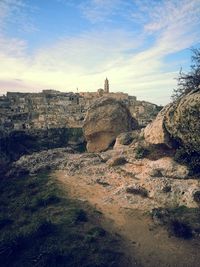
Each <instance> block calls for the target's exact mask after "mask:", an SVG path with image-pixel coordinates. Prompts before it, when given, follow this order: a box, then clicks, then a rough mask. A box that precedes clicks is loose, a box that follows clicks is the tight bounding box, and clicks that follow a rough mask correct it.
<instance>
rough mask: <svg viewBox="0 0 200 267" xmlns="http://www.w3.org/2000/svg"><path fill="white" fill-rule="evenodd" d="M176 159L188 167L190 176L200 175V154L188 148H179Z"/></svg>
mask: <svg viewBox="0 0 200 267" xmlns="http://www.w3.org/2000/svg"><path fill="white" fill-rule="evenodd" d="M174 159H175V160H176V161H177V162H178V163H180V164H185V165H187V166H188V168H189V174H190V175H200V153H198V152H196V151H194V150H191V149H189V148H186V147H179V148H178V149H177V150H176V153H175V155H174Z"/></svg>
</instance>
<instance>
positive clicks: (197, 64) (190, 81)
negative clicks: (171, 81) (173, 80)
mask: <svg viewBox="0 0 200 267" xmlns="http://www.w3.org/2000/svg"><path fill="white" fill-rule="evenodd" d="M191 59H192V64H191V66H190V71H189V72H188V73H184V72H183V71H182V69H181V70H180V72H179V77H178V78H177V81H178V85H177V89H174V92H173V95H172V99H173V100H177V99H180V98H181V97H182V96H184V95H186V94H188V93H189V92H191V91H193V90H195V91H199V90H200V88H199V86H200V48H196V49H192V58H191Z"/></svg>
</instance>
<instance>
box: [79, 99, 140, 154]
mask: <svg viewBox="0 0 200 267" xmlns="http://www.w3.org/2000/svg"><path fill="white" fill-rule="evenodd" d="M137 127H138V123H137V121H136V119H134V118H132V116H131V114H130V112H129V110H128V109H127V107H126V106H125V105H124V104H123V103H122V102H121V101H118V100H116V99H113V98H108V97H102V98H99V99H98V100H97V101H95V102H94V103H93V104H92V105H91V106H90V108H89V109H88V111H87V114H86V117H85V120H84V125H83V131H84V135H85V138H86V141H87V150H88V151H89V152H100V151H104V150H106V149H107V148H108V147H109V146H110V145H111V144H112V143H113V142H114V141H115V139H116V137H117V136H118V135H119V134H120V133H122V132H127V131H131V130H133V129H136V128H137Z"/></svg>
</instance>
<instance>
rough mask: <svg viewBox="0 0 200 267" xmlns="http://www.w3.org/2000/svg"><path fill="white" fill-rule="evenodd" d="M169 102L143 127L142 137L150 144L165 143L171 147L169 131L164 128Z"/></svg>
mask: <svg viewBox="0 0 200 267" xmlns="http://www.w3.org/2000/svg"><path fill="white" fill-rule="evenodd" d="M170 106H171V104H169V105H167V106H166V107H164V108H163V109H162V110H161V111H160V112H159V113H158V115H157V117H156V119H155V120H154V121H153V122H152V123H150V124H148V125H147V126H146V128H145V129H144V138H145V140H146V142H148V143H150V144H155V145H157V144H166V145H167V146H169V147H171V139H170V136H169V133H168V132H167V131H166V129H165V114H166V112H167V110H168V109H169V108H170Z"/></svg>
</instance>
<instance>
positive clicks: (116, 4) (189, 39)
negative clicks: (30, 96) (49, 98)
mask: <svg viewBox="0 0 200 267" xmlns="http://www.w3.org/2000/svg"><path fill="white" fill-rule="evenodd" d="M199 14H200V0H0V94H4V93H6V91H23V92H24V91H26V92H33V91H34V92H38V91H41V90H42V89H46V88H54V89H58V90H61V91H74V92H76V88H78V89H79V91H95V90H96V89H98V88H100V87H103V82H104V79H105V78H106V77H108V79H109V81H110V88H111V91H113V92H117V91H122V92H126V93H129V94H130V95H136V96H137V97H138V98H139V99H144V100H147V101H151V102H154V103H157V104H166V103H167V102H169V101H170V96H171V93H172V90H173V88H174V87H175V86H176V80H175V77H177V75H178V72H179V70H180V67H181V66H182V67H183V70H185V71H187V70H188V69H189V66H190V57H191V51H190V49H191V48H192V47H193V48H194V47H199V46H200V15H199Z"/></svg>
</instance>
